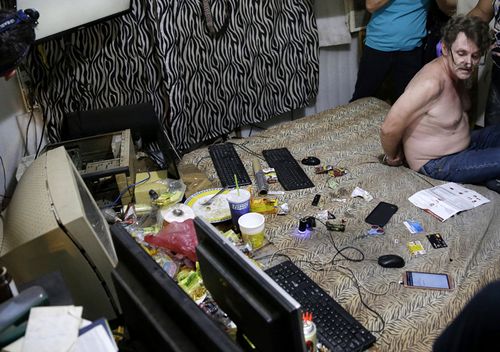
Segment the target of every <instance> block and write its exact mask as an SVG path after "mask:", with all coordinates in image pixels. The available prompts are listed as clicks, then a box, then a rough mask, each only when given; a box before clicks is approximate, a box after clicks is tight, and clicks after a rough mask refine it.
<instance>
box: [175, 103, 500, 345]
mask: <svg viewBox="0 0 500 352" xmlns="http://www.w3.org/2000/svg"><path fill="white" fill-rule="evenodd" d="M388 109H389V106H388V105H387V104H386V103H384V102H382V101H380V100H377V99H374V98H369V99H363V100H360V101H356V102H353V103H350V104H348V105H343V106H339V107H336V108H334V109H331V110H327V111H324V112H322V113H319V114H316V115H312V116H307V117H304V118H301V119H297V120H294V121H289V122H285V123H282V124H280V125H277V126H273V127H271V128H269V129H267V130H265V131H263V132H261V133H259V134H257V135H255V136H251V137H248V138H245V139H242V140H236V139H235V140H233V141H232V142H234V143H236V144H244V145H245V147H246V148H248V149H250V150H252V151H254V152H256V153H260V152H261V151H262V150H264V149H272V148H279V147H287V148H288V149H289V150H290V151H291V153H292V155H293V156H294V157H295V158H296V159H297V160H299V161H300V160H301V159H302V158H304V157H305V156H308V155H313V156H316V157H318V158H319V159H320V160H321V164H322V165H336V166H339V167H344V168H346V169H347V171H348V173H347V174H346V175H344V176H341V177H337V178H335V179H334V180H333V181H334V182H335V183H333V182H332V180H330V178H331V177H330V176H328V175H321V174H315V173H314V168H313V167H311V166H304V169H305V171H306V173H307V174H308V176H309V177H310V178H311V180H312V181H313V182H314V184H315V185H316V186H315V187H314V188H310V189H304V190H297V191H290V192H285V194H284V195H283V196H280V202H285V203H287V204H288V205H289V209H290V213H289V214H288V215H284V216H279V215H266V217H267V227H266V236H267V239H268V240H269V241H270V242H272V244H274V246H275V247H276V248H277V250H278V251H279V252H278V253H281V254H286V255H287V256H288V257H290V258H291V259H292V260H293V261H295V262H296V264H297V265H299V266H300V267H301V268H302V269H303V270H304V271H305V272H306V273H307V274H308V275H309V276H311V277H312V278H313V279H314V280H315V281H316V282H318V283H319V284H320V285H321V286H322V287H323V288H324V289H325V290H326V291H327V292H329V293H330V294H331V295H332V296H333V297H334V298H335V299H336V300H337V301H338V302H339V303H340V304H341V305H342V306H343V307H344V308H345V309H347V310H348V311H349V312H350V313H351V314H352V315H353V316H355V317H356V318H357V319H358V320H360V321H361V323H362V324H363V325H364V326H365V327H366V328H368V329H369V330H371V331H374V335H375V336H376V337H377V342H376V343H375V345H374V346H373V347H372V348H371V349H370V350H373V351H430V350H431V347H432V343H433V341H434V339H435V338H436V337H437V336H438V335H439V333H440V332H441V330H442V329H443V328H444V327H446V325H447V324H448V323H449V322H450V321H451V320H452V319H453V318H454V317H455V316H456V315H457V314H458V312H459V311H460V309H461V308H462V307H463V305H464V304H465V303H466V302H467V301H468V300H469V299H470V298H471V296H473V295H474V293H475V292H477V291H478V290H479V289H480V288H481V287H483V286H484V285H485V284H486V283H488V282H490V281H493V280H495V279H499V278H500V230H499V228H500V210H499V209H500V208H499V202H500V196H499V195H498V194H497V193H494V192H492V191H489V190H488V189H486V188H485V187H480V186H473V185H466V187H468V188H470V189H473V190H475V191H478V192H479V193H481V194H482V195H484V196H485V197H487V198H489V199H490V200H491V202H490V203H488V204H485V205H482V206H480V207H478V208H475V209H473V210H469V211H466V212H463V213H460V214H458V215H456V216H455V217H452V218H451V219H448V220H447V221H445V222H440V221H439V220H437V219H436V218H434V217H432V216H431V215H429V214H427V213H425V212H424V211H422V210H421V209H418V208H417V207H415V206H414V205H413V204H411V203H410V202H409V201H408V197H409V196H411V195H412V194H414V193H415V192H417V191H419V190H422V189H425V188H429V187H432V186H436V185H439V184H442V183H443V182H441V181H437V180H433V179H431V178H428V177H425V176H422V175H420V174H418V173H416V172H414V171H412V170H410V169H408V168H406V167H397V168H394V167H388V166H385V165H382V164H381V163H379V161H378V159H377V157H378V156H379V155H380V154H382V149H381V146H380V143H379V126H380V124H381V122H382V120H383V118H384V116H385V115H386V113H387V111H388ZM236 149H237V151H238V154H239V155H240V157H241V159H242V160H243V162H244V164H245V166H246V169H247V171H248V172H249V174H250V175H251V176H252V177H253V173H252V159H253V158H254V156H253V155H251V154H249V153H248V152H246V151H244V150H243V149H242V148H236ZM182 163H183V164H189V163H192V164H195V165H198V166H199V168H200V169H202V170H203V171H204V172H205V173H206V174H207V176H209V178H210V179H211V180H213V181H214V185H218V179H217V175H216V173H215V171H214V168H213V165H212V162H211V160H210V158H209V157H208V150H207V148H201V149H198V150H196V151H193V152H191V153H189V154H187V155H185V156H184V158H183V160H182ZM355 187H360V188H361V189H363V190H365V191H367V192H368V193H370V194H371V195H372V196H373V197H374V199H373V200H371V201H369V202H368V201H366V200H365V199H363V198H360V197H355V198H353V197H351V193H352V191H353V190H354V189H355ZM271 189H273V190H282V188H281V186H280V185H279V184H276V185H273V187H271ZM315 194H321V196H322V197H321V201H320V204H319V207H313V206H312V205H311V201H312V199H313V197H314V195H315ZM379 201H385V202H389V203H393V204H396V205H397V206H398V207H399V210H398V211H397V213H396V214H395V215H394V216H393V217H392V219H391V220H390V222H389V223H388V224H387V225H386V227H385V234H384V235H378V236H364V234H365V233H366V231H367V229H368V225H367V224H366V223H365V222H364V219H365V217H366V216H367V215H368V213H369V212H370V211H371V210H372V209H373V208H374V207H375V205H376V204H377V203H378V202H379ZM321 210H329V211H330V212H332V213H333V214H334V215H335V216H336V220H334V221H335V222H340V221H341V220H342V219H343V220H345V222H346V229H345V232H330V233H329V232H328V231H326V229H325V227H324V226H323V225H322V224H320V223H318V224H317V227H316V231H315V233H313V234H312V236H311V238H309V239H299V238H296V237H295V236H293V233H294V231H295V229H296V228H297V225H298V219H299V218H300V217H303V216H316V215H317V214H318V213H319V212H320V211H321ZM406 219H415V220H418V221H419V222H420V223H421V224H422V225H423V227H424V229H425V233H423V234H416V235H412V234H410V232H409V231H408V230H407V228H406V227H405V226H404V224H403V221H404V220H406ZM436 232H438V233H440V234H441V235H442V236H443V238H444V240H445V241H446V242H447V244H448V247H447V248H441V249H434V248H432V247H431V245H430V243H429V241H428V240H427V239H426V237H425V234H428V233H436ZM415 240H418V241H421V243H422V244H423V245H424V247H425V249H426V251H427V253H426V254H424V255H421V256H412V255H410V253H409V251H408V249H407V246H406V245H407V242H408V241H415ZM335 247H336V248H338V249H341V248H344V247H355V248H357V249H359V250H360V251H361V252H362V253H363V255H364V260H362V261H357V262H354V261H348V260H345V258H343V257H342V255H336V256H335V254H336V253H337V250H336V248H335ZM342 254H344V255H345V256H347V257H350V258H356V259H358V258H360V257H361V255H360V253H359V252H356V251H354V250H349V249H346V250H344V251H342ZM383 254H397V255H400V256H401V257H403V258H404V259H405V261H406V266H405V267H404V268H402V269H387V268H382V267H381V266H379V265H378V264H377V262H376V259H377V258H378V257H379V256H380V255H383ZM257 256H258V253H257ZM334 256H335V261H334V262H333V263H332V259H333V258H334ZM404 270H415V271H431V272H444V273H448V274H450V275H451V277H452V278H453V280H454V281H455V285H456V287H455V289H454V290H452V291H432V290H422V289H409V288H404V287H402V286H401V285H400V284H399V283H398V282H399V281H400V279H401V275H402V273H403V271H404ZM356 282H357V283H358V284H359V287H360V291H361V297H360V295H359V294H358V289H357V286H356ZM361 298H362V299H361ZM362 301H364V302H365V303H366V305H367V306H368V307H370V309H371V310H373V311H376V312H378V313H379V314H380V316H381V317H382V319H383V321H382V320H381V319H380V318H379V317H377V315H375V314H374V313H373V312H372V311H370V310H369V309H367V308H366V307H365V306H364V305H363V304H362ZM380 330H382V331H381V332H377V331H380Z"/></svg>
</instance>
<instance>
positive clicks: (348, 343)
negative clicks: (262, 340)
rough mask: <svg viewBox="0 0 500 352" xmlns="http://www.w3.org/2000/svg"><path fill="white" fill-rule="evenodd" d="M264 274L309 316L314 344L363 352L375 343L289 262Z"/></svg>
mask: <svg viewBox="0 0 500 352" xmlns="http://www.w3.org/2000/svg"><path fill="white" fill-rule="evenodd" d="M266 273H267V274H268V275H269V276H270V277H271V278H272V279H273V280H274V281H275V282H276V283H277V284H278V285H280V286H281V287H282V288H283V289H284V290H285V291H286V292H288V294H290V296H292V297H293V298H295V300H296V301H297V302H299V303H300V305H301V306H302V310H303V311H304V312H306V311H307V312H311V313H312V315H313V322H314V323H315V324H316V328H317V330H318V332H317V334H318V340H319V342H321V343H322V344H323V345H325V346H326V347H327V348H329V349H330V350H331V351H333V352H347V351H349V352H350V351H363V350H365V349H366V348H368V347H369V346H370V345H372V344H373V343H374V342H375V340H376V339H375V336H373V335H372V334H371V333H370V332H369V331H368V330H366V329H365V328H364V327H363V326H362V325H361V324H360V323H359V322H358V321H357V320H356V319H355V318H354V317H353V316H352V315H351V314H349V313H348V312H347V311H346V310H345V309H344V308H342V307H341V306H340V305H339V304H338V303H337V302H336V301H335V300H334V299H333V298H332V297H331V296H330V295H329V294H328V293H326V292H325V291H324V290H323V289H322V288H321V287H320V286H319V285H318V284H316V283H315V282H314V281H312V280H311V279H310V278H309V277H308V276H307V275H306V274H305V273H304V272H303V271H302V270H301V269H300V268H298V267H297V266H296V265H295V264H293V263H292V262H291V261H285V262H282V263H280V264H278V265H276V266H273V267H272V268H269V269H267V270H266Z"/></svg>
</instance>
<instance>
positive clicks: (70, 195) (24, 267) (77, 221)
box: [0, 146, 119, 320]
mask: <svg viewBox="0 0 500 352" xmlns="http://www.w3.org/2000/svg"><path fill="white" fill-rule="evenodd" d="M0 243H3V245H2V246H1V248H0V255H1V257H0V265H3V266H5V267H6V268H7V270H8V271H9V272H10V274H11V275H12V277H13V278H14V281H15V282H16V283H18V284H23V283H28V282H31V281H33V280H36V279H37V278H39V277H41V276H43V275H45V274H48V273H52V272H60V273H61V274H62V277H63V279H64V282H65V284H66V286H67V287H68V289H69V291H70V293H71V296H72V298H73V301H74V304H76V305H81V306H83V308H84V309H83V316H84V317H85V318H87V319H91V320H93V319H97V318H100V317H103V316H104V317H106V318H108V319H113V318H114V317H116V315H117V313H118V311H119V306H118V300H117V298H116V293H115V291H114V287H113V284H112V279H111V271H112V269H113V267H114V266H115V265H116V263H117V258H116V254H115V249H114V246H113V243H112V240H111V234H110V232H109V227H108V224H107V223H106V220H105V219H104V217H103V215H102V213H101V211H100V210H99V208H98V207H97V205H96V203H95V201H94V200H93V198H92V196H91V194H90V193H89V191H88V189H87V187H86V186H85V183H84V182H83V180H82V178H81V176H80V174H79V173H78V171H77V170H76V169H75V167H74V165H73V163H72V161H71V159H70V158H69V156H68V154H67V153H66V151H65V149H64V147H62V146H61V147H59V148H56V149H52V150H49V151H47V152H45V153H43V154H41V155H40V156H39V157H38V158H37V159H35V160H34V161H33V163H32V164H31V165H30V166H29V167H28V168H27V169H26V171H25V172H24V174H23V176H22V178H21V180H20V181H19V183H18V185H17V187H16V189H15V191H14V194H13V195H12V199H11V201H10V204H9V206H8V208H7V210H6V214H5V217H4V229H3V238H2V239H0Z"/></svg>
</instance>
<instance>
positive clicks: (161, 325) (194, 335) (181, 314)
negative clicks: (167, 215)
mask: <svg viewBox="0 0 500 352" xmlns="http://www.w3.org/2000/svg"><path fill="white" fill-rule="evenodd" d="M111 234H112V237H113V242H114V244H115V247H116V252H117V254H118V260H119V261H118V266H117V267H116V269H115V270H113V273H112V275H113V280H114V283H115V287H116V290H117V293H118V297H119V301H120V306H121V308H122V312H123V319H124V322H125V325H126V326H127V329H128V331H129V333H130V336H131V340H130V343H129V344H130V345H131V346H133V347H134V348H135V349H136V350H138V351H221V352H222V351H241V349H240V348H239V347H238V346H237V345H236V344H235V343H234V342H233V340H231V338H230V337H229V335H228V334H226V333H225V332H224V331H223V330H222V329H221V328H220V327H219V326H218V325H217V324H216V322H215V321H213V320H212V318H210V317H209V316H208V315H207V314H206V313H205V312H203V311H202V310H201V308H199V307H198V306H197V305H196V304H195V303H194V302H193V300H192V299H191V298H190V297H189V296H188V295H187V294H186V293H184V291H182V289H181V288H180V287H179V286H178V285H177V283H176V282H175V281H174V280H173V279H171V278H170V277H169V276H168V275H167V273H166V272H165V271H164V270H163V269H162V268H161V267H160V266H159V265H158V264H157V263H156V262H155V261H154V260H153V258H151V256H150V255H149V254H148V253H146V252H145V251H144V250H143V249H142V248H141V247H140V246H139V245H138V244H137V243H136V241H135V240H134V239H133V238H132V237H131V236H130V235H129V233H128V232H127V231H126V230H125V229H124V228H123V227H122V225H120V224H116V225H113V226H112V227H111Z"/></svg>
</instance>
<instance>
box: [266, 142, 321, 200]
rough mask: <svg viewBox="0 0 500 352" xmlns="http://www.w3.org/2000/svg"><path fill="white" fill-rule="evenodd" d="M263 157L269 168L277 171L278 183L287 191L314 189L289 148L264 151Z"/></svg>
mask: <svg viewBox="0 0 500 352" xmlns="http://www.w3.org/2000/svg"><path fill="white" fill-rule="evenodd" d="M262 155H264V158H265V159H266V161H267V163H268V164H269V166H270V167H272V168H273V169H274V170H275V171H276V176H278V181H279V182H280V183H281V185H282V186H283V188H284V189H285V190H287V191H293V190H295V189H303V188H311V187H314V183H312V181H311V180H310V179H309V177H307V175H306V173H305V172H304V170H303V169H302V167H300V165H299V163H298V162H297V160H295V158H294V157H293V156H292V154H291V153H290V151H289V150H288V149H287V148H279V149H268V150H263V151H262Z"/></svg>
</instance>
